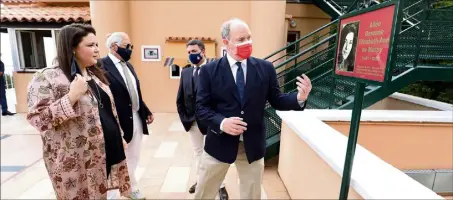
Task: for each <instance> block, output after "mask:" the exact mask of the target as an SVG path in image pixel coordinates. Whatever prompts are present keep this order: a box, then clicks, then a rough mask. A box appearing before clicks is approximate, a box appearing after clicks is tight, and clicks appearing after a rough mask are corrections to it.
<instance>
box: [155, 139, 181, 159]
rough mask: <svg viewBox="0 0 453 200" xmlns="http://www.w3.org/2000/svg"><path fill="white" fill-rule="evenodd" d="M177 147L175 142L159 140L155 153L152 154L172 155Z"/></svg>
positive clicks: (158, 156)
mask: <svg viewBox="0 0 453 200" xmlns="http://www.w3.org/2000/svg"><path fill="white" fill-rule="evenodd" d="M177 147H178V143H177V142H171V141H170V142H169V141H165V142H161V144H160V146H159V148H158V149H157V151H156V153H155V154H154V157H155V158H168V157H173V155H174V154H175V150H176V148H177Z"/></svg>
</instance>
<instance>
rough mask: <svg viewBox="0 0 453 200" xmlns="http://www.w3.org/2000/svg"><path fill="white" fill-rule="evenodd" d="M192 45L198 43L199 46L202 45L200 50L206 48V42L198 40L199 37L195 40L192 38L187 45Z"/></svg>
mask: <svg viewBox="0 0 453 200" xmlns="http://www.w3.org/2000/svg"><path fill="white" fill-rule="evenodd" d="M190 45H198V47H200V50H202V51H203V50H204V48H205V47H204V43H203V42H202V41H201V40H197V39H193V40H190V41H189V42H188V43H187V45H186V47H188V46H190Z"/></svg>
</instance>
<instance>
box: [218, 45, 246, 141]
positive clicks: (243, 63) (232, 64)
mask: <svg viewBox="0 0 453 200" xmlns="http://www.w3.org/2000/svg"><path fill="white" fill-rule="evenodd" d="M226 57H227V59H228V63H229V64H230V67H231V72H233V77H234V82H236V73H237V71H238V65H236V63H237V62H238V61H236V60H235V59H234V58H233V57H231V56H230V54H228V53H227V54H226ZM241 67H242V71H243V72H244V83H246V82H247V80H246V77H247V59H244V60H242V61H241ZM224 121H225V119H223V120H222V122H221V123H220V130H222V131H223V122H224ZM239 140H240V141H244V136H242V134H241V136H240V137H239Z"/></svg>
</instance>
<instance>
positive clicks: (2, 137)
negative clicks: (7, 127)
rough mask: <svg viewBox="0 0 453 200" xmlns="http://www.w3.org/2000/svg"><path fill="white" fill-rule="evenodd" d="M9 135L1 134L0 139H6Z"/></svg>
mask: <svg viewBox="0 0 453 200" xmlns="http://www.w3.org/2000/svg"><path fill="white" fill-rule="evenodd" d="M9 136H11V135H2V136H0V140H3V139H6V138H8V137H9Z"/></svg>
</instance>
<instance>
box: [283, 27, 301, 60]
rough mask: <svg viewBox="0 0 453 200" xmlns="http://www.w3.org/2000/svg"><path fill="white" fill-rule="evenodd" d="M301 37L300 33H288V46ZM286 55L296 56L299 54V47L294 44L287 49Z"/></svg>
mask: <svg viewBox="0 0 453 200" xmlns="http://www.w3.org/2000/svg"><path fill="white" fill-rule="evenodd" d="M299 36H300V32H299V31H288V36H287V38H286V45H289V44H290V43H291V42H294V41H297V40H298V39H299ZM286 53H287V54H288V55H290V56H292V55H296V54H297V53H299V47H298V46H297V45H296V44H293V45H291V46H289V47H288V48H287V49H286Z"/></svg>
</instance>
